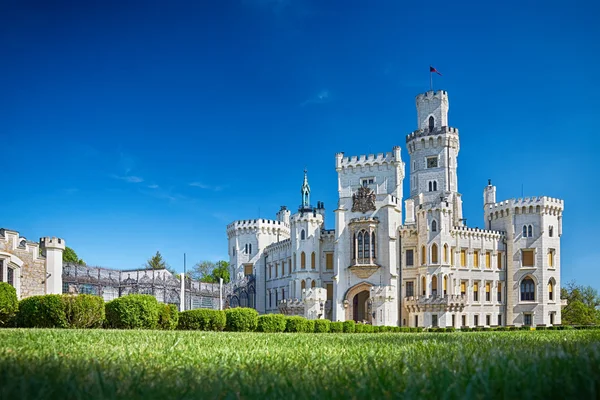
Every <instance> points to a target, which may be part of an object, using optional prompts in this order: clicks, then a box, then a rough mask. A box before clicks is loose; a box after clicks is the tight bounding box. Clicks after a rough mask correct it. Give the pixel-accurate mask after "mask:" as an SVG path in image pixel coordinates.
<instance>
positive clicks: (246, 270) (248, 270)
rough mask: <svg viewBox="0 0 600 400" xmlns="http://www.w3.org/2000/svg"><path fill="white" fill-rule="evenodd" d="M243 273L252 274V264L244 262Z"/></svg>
mask: <svg viewBox="0 0 600 400" xmlns="http://www.w3.org/2000/svg"><path fill="white" fill-rule="evenodd" d="M244 275H246V276H247V275H252V264H244Z"/></svg>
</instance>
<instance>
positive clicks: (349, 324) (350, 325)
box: [344, 321, 356, 333]
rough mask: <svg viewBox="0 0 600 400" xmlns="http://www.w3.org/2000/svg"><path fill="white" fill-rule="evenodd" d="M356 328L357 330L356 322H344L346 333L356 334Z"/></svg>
mask: <svg viewBox="0 0 600 400" xmlns="http://www.w3.org/2000/svg"><path fill="white" fill-rule="evenodd" d="M355 328H356V322H354V321H344V333H354V330H355Z"/></svg>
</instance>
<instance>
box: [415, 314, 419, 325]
mask: <svg viewBox="0 0 600 400" xmlns="http://www.w3.org/2000/svg"><path fill="white" fill-rule="evenodd" d="M415 326H419V316H418V315H415Z"/></svg>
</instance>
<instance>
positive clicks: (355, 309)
mask: <svg viewBox="0 0 600 400" xmlns="http://www.w3.org/2000/svg"><path fill="white" fill-rule="evenodd" d="M372 286H373V285H371V284H370V283H367V282H362V283H359V284H357V285H355V286H353V287H351V288H350V289H348V291H347V292H346V298H345V299H344V300H345V301H344V303H345V304H346V321H350V320H354V321H356V322H363V321H367V322H369V323H371V319H372V318H371V310H370V305H369V297H370V293H371V287H372Z"/></svg>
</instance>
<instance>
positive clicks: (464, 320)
mask: <svg viewBox="0 0 600 400" xmlns="http://www.w3.org/2000/svg"><path fill="white" fill-rule="evenodd" d="M462 326H467V316H466V315H463V316H462Z"/></svg>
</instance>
